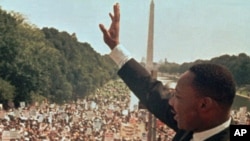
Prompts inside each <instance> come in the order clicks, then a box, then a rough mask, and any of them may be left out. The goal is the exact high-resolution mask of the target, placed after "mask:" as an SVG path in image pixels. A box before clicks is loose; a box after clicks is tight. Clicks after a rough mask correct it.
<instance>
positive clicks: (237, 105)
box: [232, 95, 250, 111]
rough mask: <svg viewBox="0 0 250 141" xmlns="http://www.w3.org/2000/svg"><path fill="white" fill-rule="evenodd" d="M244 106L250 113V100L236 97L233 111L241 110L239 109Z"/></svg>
mask: <svg viewBox="0 0 250 141" xmlns="http://www.w3.org/2000/svg"><path fill="white" fill-rule="evenodd" d="M243 106H246V107H247V109H248V111H250V98H245V97H241V96H238V95H236V97H235V99H234V103H233V106H232V109H237V110H239V108H240V107H243Z"/></svg>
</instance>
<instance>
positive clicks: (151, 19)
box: [146, 0, 154, 71]
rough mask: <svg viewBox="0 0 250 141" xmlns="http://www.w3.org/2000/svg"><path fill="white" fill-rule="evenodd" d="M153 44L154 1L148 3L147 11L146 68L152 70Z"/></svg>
mask: <svg viewBox="0 0 250 141" xmlns="http://www.w3.org/2000/svg"><path fill="white" fill-rule="evenodd" d="M153 46H154V1H153V0H152V1H151V4H150V13H149V26H148V48H147V60H146V68H147V70H148V71H152V70H153V69H154V68H153V54H154V52H153V48H154V47H153Z"/></svg>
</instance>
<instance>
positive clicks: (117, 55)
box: [109, 44, 132, 68]
mask: <svg viewBox="0 0 250 141" xmlns="http://www.w3.org/2000/svg"><path fill="white" fill-rule="evenodd" d="M109 56H110V57H111V59H112V60H113V61H114V62H115V63H116V64H117V65H118V67H119V68H121V67H122V66H123V65H124V64H125V63H126V62H127V61H129V60H130V59H131V58H132V57H131V55H130V52H129V51H128V50H127V49H126V48H125V47H123V46H122V45H121V44H118V45H117V46H116V47H115V48H113V50H112V51H111V53H110V54H109Z"/></svg>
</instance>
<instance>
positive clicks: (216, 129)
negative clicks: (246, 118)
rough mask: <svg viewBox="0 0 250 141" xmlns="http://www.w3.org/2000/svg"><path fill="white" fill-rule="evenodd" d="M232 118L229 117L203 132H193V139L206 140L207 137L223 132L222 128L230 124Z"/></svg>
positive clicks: (194, 140)
mask: <svg viewBox="0 0 250 141" xmlns="http://www.w3.org/2000/svg"><path fill="white" fill-rule="evenodd" d="M230 123H231V118H229V119H228V120H227V121H226V122H224V123H222V124H220V125H218V126H216V127H214V128H212V129H209V130H206V131H203V132H198V133H194V134H193V139H192V141H204V140H205V139H207V138H209V137H211V136H213V135H215V134H217V133H219V132H221V131H222V130H224V129H226V128H227V127H229V126H230Z"/></svg>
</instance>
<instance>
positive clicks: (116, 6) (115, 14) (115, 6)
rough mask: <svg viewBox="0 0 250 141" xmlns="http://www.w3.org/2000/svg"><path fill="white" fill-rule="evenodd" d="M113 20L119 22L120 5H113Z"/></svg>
mask: <svg viewBox="0 0 250 141" xmlns="http://www.w3.org/2000/svg"><path fill="white" fill-rule="evenodd" d="M113 9H114V16H113V17H114V18H115V20H116V21H120V5H119V3H116V4H115V5H114V8H113Z"/></svg>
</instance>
